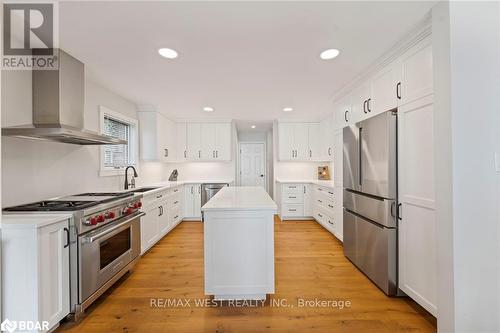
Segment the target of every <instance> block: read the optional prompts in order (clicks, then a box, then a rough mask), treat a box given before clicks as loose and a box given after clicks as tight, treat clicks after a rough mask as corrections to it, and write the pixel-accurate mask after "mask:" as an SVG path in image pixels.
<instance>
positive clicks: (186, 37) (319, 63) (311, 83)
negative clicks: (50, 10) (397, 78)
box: [59, 1, 434, 124]
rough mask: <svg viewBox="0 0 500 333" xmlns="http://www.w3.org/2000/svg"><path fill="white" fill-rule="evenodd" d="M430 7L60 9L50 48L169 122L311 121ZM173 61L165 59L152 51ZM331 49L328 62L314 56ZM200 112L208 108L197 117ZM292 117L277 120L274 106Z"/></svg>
mask: <svg viewBox="0 0 500 333" xmlns="http://www.w3.org/2000/svg"><path fill="white" fill-rule="evenodd" d="M433 4H434V2H408V1H401V2H373V1H371V2H140V1H137V2H92V1H89V2H61V3H60V8H59V16H60V36H59V39H60V45H61V47H62V48H63V49H65V50H67V51H68V52H69V53H71V54H73V55H74V56H75V57H77V58H79V59H80V60H81V61H83V62H84V63H85V64H86V70H87V71H88V73H89V74H90V76H91V77H92V78H93V80H96V81H98V82H100V83H101V84H103V85H104V86H106V87H108V88H109V89H111V90H113V91H115V92H117V93H119V94H121V95H123V96H124V97H127V98H129V99H130V100H132V101H134V102H136V103H137V104H148V105H155V106H156V107H157V108H158V110H159V111H161V112H163V113H164V114H166V115H168V116H171V117H173V118H203V117H210V118H232V119H237V120H241V121H242V123H246V124H250V123H251V122H256V121H259V122H260V123H262V124H263V123H264V122H266V121H270V120H272V119H276V118H290V117H296V118H316V117H320V116H323V115H325V114H326V113H327V112H329V111H331V109H330V108H331V100H332V96H333V95H334V93H335V92H336V91H338V89H340V88H342V87H343V86H344V85H345V84H347V83H348V82H349V81H351V80H352V79H353V78H354V77H355V76H356V75H358V74H359V73H360V72H361V71H362V70H363V69H366V68H367V67H368V66H369V65H370V64H371V63H373V61H375V60H376V59H377V58H378V57H380V56H381V55H382V54H383V53H384V52H385V51H387V50H388V49H389V48H390V47H391V46H392V45H394V44H395V43H396V42H397V41H399V40H400V39H401V38H402V37H403V36H404V35H405V34H407V33H408V32H409V31H410V30H411V28H412V27H413V26H415V24H417V23H418V22H419V21H421V20H422V19H423V18H424V16H425V15H426V14H427V13H428V12H429V10H430V8H431V7H432V5H433ZM160 47H170V48H173V49H175V50H177V51H178V52H179V57H178V58H177V59H175V60H168V59H164V58H162V57H160V56H159V55H158V53H157V49H158V48H160ZM327 48H337V49H339V50H340V52H341V53H340V55H339V56H338V57H337V58H336V59H334V60H330V61H324V60H321V59H320V58H319V54H320V52H321V51H323V50H324V49H327ZM203 106H211V107H213V108H214V109H215V111H214V112H212V113H207V112H204V111H202V110H201V109H202V107H203ZM285 106H292V107H293V108H294V111H293V112H289V113H284V112H283V111H282V109H283V107H285Z"/></svg>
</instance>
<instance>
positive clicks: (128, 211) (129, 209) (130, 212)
mask: <svg viewBox="0 0 500 333" xmlns="http://www.w3.org/2000/svg"><path fill="white" fill-rule="evenodd" d="M133 212H134V209H133V208H132V207H129V208H127V209H125V215H129V214H132V213H133Z"/></svg>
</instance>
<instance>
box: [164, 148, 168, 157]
mask: <svg viewBox="0 0 500 333" xmlns="http://www.w3.org/2000/svg"><path fill="white" fill-rule="evenodd" d="M165 157H168V148H165Z"/></svg>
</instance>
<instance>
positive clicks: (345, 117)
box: [344, 110, 349, 123]
mask: <svg viewBox="0 0 500 333" xmlns="http://www.w3.org/2000/svg"><path fill="white" fill-rule="evenodd" d="M348 114H349V110H345V112H344V119H345V122H346V123H347V122H349V119H347V115H348Z"/></svg>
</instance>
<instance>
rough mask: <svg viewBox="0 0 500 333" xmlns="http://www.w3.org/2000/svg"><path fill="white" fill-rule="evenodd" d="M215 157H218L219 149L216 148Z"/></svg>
mask: <svg viewBox="0 0 500 333" xmlns="http://www.w3.org/2000/svg"><path fill="white" fill-rule="evenodd" d="M215 157H216V158H219V151H218V150H216V151H215Z"/></svg>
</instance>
